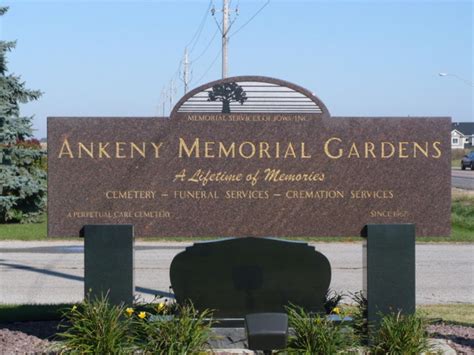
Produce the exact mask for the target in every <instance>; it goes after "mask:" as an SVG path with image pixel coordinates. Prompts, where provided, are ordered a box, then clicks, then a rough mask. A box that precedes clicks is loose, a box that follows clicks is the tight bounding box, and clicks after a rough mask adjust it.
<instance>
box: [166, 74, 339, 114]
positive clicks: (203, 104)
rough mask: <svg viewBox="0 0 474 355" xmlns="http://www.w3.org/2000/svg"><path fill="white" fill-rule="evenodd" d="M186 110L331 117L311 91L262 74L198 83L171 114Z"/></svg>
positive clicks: (190, 111) (193, 111)
mask: <svg viewBox="0 0 474 355" xmlns="http://www.w3.org/2000/svg"><path fill="white" fill-rule="evenodd" d="M187 113H205V114H209V113H210V114H213V113H214V114H219V113H224V114H226V113H235V114H239V113H266V114H267V113H268V114H310V115H316V116H317V117H321V118H328V117H330V114H329V111H328V109H327V107H326V105H324V103H323V102H322V101H321V100H320V99H319V98H318V97H317V96H315V95H314V94H312V93H311V92H310V91H308V90H306V89H305V88H303V87H301V86H298V85H295V84H293V83H290V82H287V81H284V80H279V79H274V78H269V77H264V76H234V77H230V78H226V79H222V80H216V81H211V82H209V83H207V84H204V85H201V86H199V87H197V88H196V89H194V90H192V91H190V92H189V93H187V94H186V95H185V96H183V97H182V98H181V100H179V102H178V103H177V104H176V105H175V107H174V108H173V111H172V112H171V115H170V116H171V117H174V116H175V115H176V114H187Z"/></svg>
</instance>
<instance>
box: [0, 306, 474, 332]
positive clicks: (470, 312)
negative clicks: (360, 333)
mask: <svg viewBox="0 0 474 355" xmlns="http://www.w3.org/2000/svg"><path fill="white" fill-rule="evenodd" d="M72 306H73V305H72V304H67V303H61V304H37V305H36V304H24V305H5V304H3V305H1V304H0V322H15V321H16V322H22V321H45V320H59V319H60V318H61V314H62V313H63V312H65V311H67V310H68V309H71V307H72ZM343 308H344V309H346V310H347V312H348V314H351V313H353V312H355V307H354V306H346V305H343ZM416 309H417V312H419V313H420V315H422V316H423V317H425V318H426V319H428V320H430V321H443V322H446V323H453V324H464V325H468V326H471V327H472V326H474V304H435V305H418V306H417V307H416Z"/></svg>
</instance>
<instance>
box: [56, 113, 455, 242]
mask: <svg viewBox="0 0 474 355" xmlns="http://www.w3.org/2000/svg"><path fill="white" fill-rule="evenodd" d="M450 127H451V120H450V118H425V117H410V118H396V117H330V116H329V115H327V114H323V115H314V114H307V113H302V114H285V113H281V114H276V113H262V114H258V113H248V114H220V113H213V114H202V113H196V114H192V113H174V114H173V116H172V117H171V118H163V117H156V118H138V117H130V118H125V117H124V118H100V117H91V118H81V117H68V118H48V168H49V172H48V186H49V193H48V235H49V236H53V237H56V236H62V237H64V236H77V235H78V234H79V231H80V229H81V228H82V226H83V225H85V224H101V223H104V224H109V223H117V224H133V225H134V226H135V235H136V236H139V237H147V236H186V237H203V236H285V237H300V236H354V235H359V233H360V230H361V229H362V228H363V227H364V225H365V224H368V223H415V224H416V233H417V235H419V236H445V235H449V234H450V191H451V181H450V140H449V137H450V135H449V133H450ZM79 143H81V144H82V145H80V144H79ZM132 143H133V144H132ZM273 169H275V171H278V170H280V172H279V173H278V174H275V175H273V176H271V170H273ZM199 172H201V174H199ZM211 174H219V175H214V176H213V177H214V178H213V179H211V180H216V179H217V180H219V181H207V182H206V181H205V177H206V175H207V177H208V178H209V177H210V176H211ZM239 174H240V175H239ZM239 176H240V178H239ZM227 179H230V180H233V181H227ZM279 179H282V180H283V181H277V180H279ZM288 180H290V181H288Z"/></svg>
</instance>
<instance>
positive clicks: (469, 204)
mask: <svg viewBox="0 0 474 355" xmlns="http://www.w3.org/2000/svg"><path fill="white" fill-rule="evenodd" d="M46 218H47V217H46V216H45V217H44V218H43V220H42V221H41V222H40V223H30V224H1V225H0V240H58V239H57V238H54V239H51V238H49V239H48V238H47V226H46ZM451 225H452V234H451V237H417V242H421V243H423V242H429V243H431V242H451V243H453V242H454V243H474V194H467V193H462V192H459V191H458V190H457V191H456V192H453V198H452V208H451ZM64 239H68V240H74V239H76V240H80V239H79V238H64ZM206 239H216V238H199V240H206ZM298 239H300V240H304V241H312V242H357V241H361V238H360V237H308V238H296V240H298ZM146 240H149V241H157V240H167V241H189V240H190V239H189V238H183V237H175V238H166V239H164V238H146Z"/></svg>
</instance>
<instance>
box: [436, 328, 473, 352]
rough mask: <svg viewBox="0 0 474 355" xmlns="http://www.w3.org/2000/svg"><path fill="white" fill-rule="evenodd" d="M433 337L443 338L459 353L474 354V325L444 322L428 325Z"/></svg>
mask: <svg viewBox="0 0 474 355" xmlns="http://www.w3.org/2000/svg"><path fill="white" fill-rule="evenodd" d="M428 332H429V333H430V334H431V336H432V337H433V338H438V339H445V340H447V341H448V342H449V345H450V346H451V347H452V348H453V349H454V350H456V352H458V353H460V354H469V355H474V327H466V326H463V325H452V324H445V323H438V324H432V325H430V326H428Z"/></svg>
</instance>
